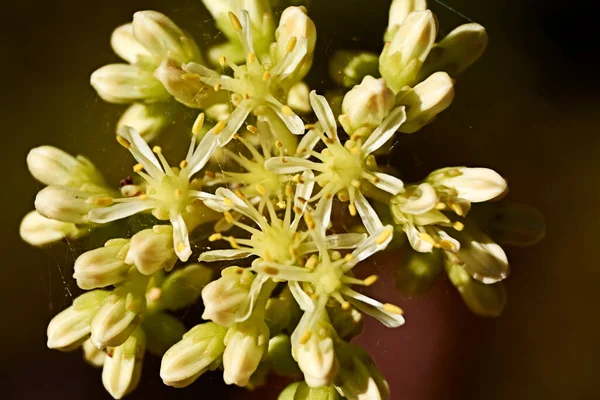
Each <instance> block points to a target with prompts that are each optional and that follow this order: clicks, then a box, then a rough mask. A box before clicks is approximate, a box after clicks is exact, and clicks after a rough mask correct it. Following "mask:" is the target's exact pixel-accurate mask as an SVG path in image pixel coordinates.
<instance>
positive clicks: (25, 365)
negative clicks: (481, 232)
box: [0, 0, 600, 400]
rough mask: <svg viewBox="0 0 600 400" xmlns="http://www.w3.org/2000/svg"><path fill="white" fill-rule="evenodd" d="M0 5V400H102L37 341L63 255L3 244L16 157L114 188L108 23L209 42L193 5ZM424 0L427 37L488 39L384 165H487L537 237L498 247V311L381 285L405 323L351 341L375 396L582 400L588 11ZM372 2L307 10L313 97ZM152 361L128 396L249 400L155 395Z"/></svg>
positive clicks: (66, 293)
mask: <svg viewBox="0 0 600 400" xmlns="http://www.w3.org/2000/svg"><path fill="white" fill-rule="evenodd" d="M2 3H3V4H2V8H1V14H2V17H1V18H2V19H3V20H4V21H3V23H2V24H1V29H2V32H0V46H1V49H2V59H1V62H0V69H1V72H2V75H1V76H2V82H3V83H2V96H1V101H2V107H1V108H0V110H1V121H2V132H1V133H0V137H1V138H2V150H3V151H2V156H1V157H0V162H1V163H2V165H1V167H0V171H2V174H3V176H2V180H1V182H2V185H3V186H2V199H1V207H2V208H1V210H2V212H1V213H0V218H1V219H2V221H1V222H2V223H1V224H0V226H1V227H2V234H1V235H2V236H1V238H2V240H1V241H0V246H1V249H0V250H1V253H0V254H2V256H3V257H2V263H1V265H0V277H1V278H0V283H1V284H2V286H1V288H2V290H1V291H0V300H1V303H0V307H1V308H0V310H1V311H0V346H1V348H0V397H1V398H4V399H38V398H57V399H63V400H70V399H81V398H89V399H106V398H109V396H108V394H106V393H105V392H104V389H103V388H102V383H101V379H100V371H99V370H95V369H93V368H92V367H89V366H87V365H86V364H84V363H83V361H82V360H81V353H80V352H78V351H76V352H73V353H69V354H62V353H60V352H57V351H51V350H48V349H47V348H46V346H45V341H46V336H45V331H46V326H47V323H48V321H49V320H50V318H51V317H52V316H53V315H55V314H56V313H57V312H58V311H60V310H61V309H63V308H64V307H66V306H68V305H69V304H70V302H71V299H72V294H76V293H77V289H76V285H75V284H74V282H73V280H72V278H71V275H72V271H71V268H72V262H73V260H74V257H76V255H77V251H78V250H77V249H75V248H73V247H71V246H57V247H55V248H53V249H51V250H45V251H42V250H37V249H33V248H30V247H29V246H27V245H26V244H25V243H23V242H21V240H20V238H19V236H18V226H19V222H20V219H21V218H22V216H23V215H24V214H25V213H26V212H27V211H29V210H30V209H32V208H33V199H34V196H35V193H36V192H37V190H39V189H40V188H41V187H40V185H39V184H38V183H36V182H35V181H34V180H33V179H32V178H31V177H30V175H29V173H28V172H27V170H26V165H25V157H26V154H27V152H28V150H29V149H30V148H32V147H34V146H38V145H41V144H52V145H55V146H58V147H61V148H63V149H65V150H66V151H68V152H71V153H81V154H85V155H86V156H89V157H90V158H91V159H92V161H94V162H95V163H96V164H97V165H99V166H100V167H101V168H102V169H103V171H104V172H105V173H106V176H107V177H108V179H109V180H110V181H111V182H114V183H115V184H116V183H117V182H118V178H119V177H121V176H122V175H123V174H127V171H129V169H130V167H131V160H130V159H129V155H128V154H126V152H124V151H122V150H121V149H120V148H119V147H118V145H116V143H115V141H114V136H113V132H114V126H115V123H116V120H117V118H118V114H119V110H120V109H121V107H117V106H111V105H107V104H105V103H104V102H102V101H100V100H99V99H98V98H97V96H96V94H95V93H94V91H93V90H92V88H91V87H90V86H89V84H88V82H89V75H90V73H91V72H92V71H93V70H94V69H96V68H98V67H100V66H102V65H104V64H107V63H109V62H115V61H116V60H117V59H116V56H114V55H113V54H112V52H111V50H110V46H109V37H110V33H111V31H112V29H114V28H115V27H116V26H118V25H119V24H121V23H124V22H126V21H128V20H129V19H130V18H131V15H132V14H133V12H134V11H137V10H142V9H155V10H159V11H162V12H165V13H167V14H168V15H169V16H170V17H172V18H173V19H174V20H175V21H176V22H177V23H178V24H180V26H183V27H185V28H186V29H188V30H190V31H191V32H192V33H193V34H194V35H195V37H196V39H197V41H198V43H202V42H203V41H204V40H208V39H211V38H212V37H213V36H214V35H215V33H216V31H215V30H214V28H213V26H212V22H211V21H210V20H209V17H208V16H207V14H206V12H205V11H204V10H203V8H202V5H201V2H200V0H193V1H192V0H177V1H164V0H163V1H158V0H127V1H123V0H121V1H117V0H104V1H101V2H100V1H87V2H82V1H74V0H59V1H41V0H39V1H34V0H25V1H21V2H6V1H3V2H2ZM429 3H430V8H432V9H433V10H434V11H435V12H436V13H437V14H438V17H439V19H440V22H441V29H442V31H443V32H444V33H447V32H449V30H451V29H452V28H453V27H454V26H457V25H458V24H460V23H464V22H467V19H471V20H473V21H476V22H479V23H481V24H483V25H484V26H485V27H486V28H487V29H488V33H489V36H490V44H489V47H488V50H487V52H486V54H485V55H484V57H483V58H482V59H481V60H480V61H479V62H478V63H477V64H476V65H475V66H474V67H472V68H471V69H470V70H469V71H468V72H467V74H466V75H465V76H464V77H463V78H462V79H460V80H459V82H457V96H456V99H455V101H454V104H453V106H452V107H451V108H450V109H449V111H447V112H446V113H444V114H443V115H442V116H441V117H440V118H438V119H437V120H436V121H435V123H433V124H432V125H431V126H429V127H427V128H426V129H425V130H423V131H421V132H420V133H418V134H415V135H413V136H410V137H401V138H400V140H399V143H398V146H396V148H395V153H394V160H396V161H397V164H396V166H398V167H399V168H400V170H401V171H402V176H403V178H406V179H408V180H416V179H420V178H422V177H423V176H424V175H425V174H426V173H427V172H429V171H431V170H433V169H435V168H439V167H442V166H447V165H470V166H487V167H490V168H494V169H496V170H497V171H499V172H500V173H501V174H502V175H503V176H505V177H506V178H507V179H508V181H509V184H510V188H511V193H510V199H511V200H514V201H517V202H522V203H528V204H530V205H533V206H535V207H536V208H538V209H539V210H540V211H542V212H543V213H544V215H545V216H546V218H547V226H548V232H547V237H546V239H545V240H544V241H543V242H541V243H540V244H538V245H536V246H535V247H531V248H509V249H507V253H508V256H509V259H510V261H511V266H512V273H511V276H510V278H509V279H508V281H507V287H508V291H509V302H508V304H507V307H506V309H505V312H504V314H503V316H501V317H500V318H496V319H482V318H477V317H474V316H472V315H470V314H469V312H468V311H467V310H466V309H465V307H464V306H463V305H462V303H461V300H460V298H459V296H458V295H457V294H456V293H455V291H454V289H453V288H452V287H451V286H450V285H449V284H448V283H447V282H446V281H445V280H440V281H439V282H438V284H437V285H436V287H435V288H434V289H433V290H432V291H431V292H430V293H429V294H428V295H426V296H424V297H420V298H415V299H406V298H400V297H399V296H397V295H395V294H394V293H393V285H392V284H391V283H390V282H388V283H387V286H388V287H387V288H386V283H385V282H384V283H380V284H379V287H378V291H379V292H380V293H379V297H383V296H386V297H385V299H386V300H387V301H394V300H396V301H397V302H398V303H399V304H400V305H401V306H402V307H403V308H404V309H405V310H406V314H407V324H406V325H405V326H404V327H402V328H399V329H397V330H389V329H384V328H382V327H380V325H378V324H376V323H371V322H372V321H369V323H368V324H367V326H366V329H365V333H364V334H363V336H362V337H361V338H360V341H361V343H362V344H365V345H367V346H368V347H369V349H370V351H371V353H372V354H373V356H374V358H375V359H376V361H377V363H378V365H379V366H380V367H381V369H382V370H383V371H384V373H385V375H386V376H387V378H388V380H389V382H390V384H391V387H392V399H404V400H425V399H440V398H444V399H455V398H456V399H538V398H540V399H541V398H545V399H592V398H598V396H599V395H598V389H597V387H598V378H599V376H598V360H599V359H600V347H599V344H598V343H599V339H600V316H599V315H600V313H599V312H598V305H599V304H600V301H599V300H600V294H599V293H600V292H599V290H598V282H599V280H598V278H600V266H599V265H598V263H597V261H596V260H597V252H598V251H597V250H598V242H599V235H598V230H597V229H596V227H597V225H598V221H600V211H599V210H600V209H599V207H598V205H599V204H600V201H599V200H600V199H599V195H598V194H599V191H598V188H597V186H598V178H597V177H598V172H599V171H600V169H599V167H600V159H599V154H600V152H599V150H600V146H599V143H598V142H599V140H600V139H599V137H598V128H597V123H598V117H597V116H598V103H600V97H599V96H598V95H597V90H598V87H599V79H598V71H599V67H600V63H599V62H598V59H597V53H598V51H599V46H598V38H599V35H598V33H597V31H598V28H597V25H598V24H597V15H598V14H597V13H596V12H595V10H594V9H592V7H591V6H590V5H589V4H591V3H593V2H592V1H589V2H585V1H583V2H582V1H579V2H570V3H569V2H565V1H560V2H559V1H542V0H538V1H535V0H529V1H528V0H503V1H502V0H445V3H446V4H447V5H448V6H450V7H451V8H453V9H455V10H456V12H452V11H451V10H449V9H448V8H447V7H444V6H442V5H441V4H438V3H437V2H434V1H432V0H430V1H429ZM388 4H389V1H386V0H369V1H366V0H346V1H342V0H339V1H338V0H335V1H334V0H313V2H312V5H311V7H310V8H309V14H310V16H311V17H312V18H313V19H314V20H315V22H316V25H317V27H318V32H319V39H318V47H317V51H316V57H317V58H316V63H315V68H314V69H315V72H314V73H313V74H312V75H311V84H312V85H313V86H314V87H316V88H317V89H324V88H326V87H328V86H327V85H328V84H329V83H328V81H327V80H326V78H325V71H326V67H325V65H326V64H325V60H326V56H327V55H329V54H331V53H332V51H333V50H335V49H340V48H356V47H358V48H365V49H371V50H373V51H378V50H379V49H380V46H381V37H382V34H383V31H384V29H385V25H386V15H387V7H388ZM571 4H572V5H571ZM459 14H462V15H459ZM170 134H171V133H170ZM172 134H173V135H180V136H178V139H181V138H182V137H183V135H185V134H186V133H185V132H183V133H182V132H175V133H172ZM168 139H169V137H168V136H163V137H161V139H160V140H159V143H161V144H162V143H164V142H165V141H167V140H168ZM396 260H397V254H394V253H391V254H386V255H379V256H377V257H376V258H375V261H374V262H375V263H376V268H377V269H379V270H381V271H383V270H387V271H388V274H390V276H391V272H389V271H391V270H392V269H393V267H394V262H396ZM382 288H383V289H382ZM381 292H388V293H381ZM158 367H159V360H158V359H153V358H147V359H146V360H145V370H144V377H143V379H142V383H141V384H140V386H139V387H138V389H137V390H136V391H135V392H134V394H133V395H130V396H129V398H131V399H144V398H152V399H162V398H168V397H169V398H170V396H177V397H175V398H186V399H187V398H189V399H192V398H194V399H198V398H213V396H217V393H218V396H219V397H220V398H222V399H229V398H231V399H234V398H235V399H240V398H244V399H245V398H249V397H250V396H249V395H247V394H246V392H245V391H242V390H239V389H234V388H228V387H225V386H224V385H223V384H222V383H220V382H221V378H220V376H219V375H218V374H212V375H210V374H209V375H207V376H205V377H203V378H202V379H200V380H199V381H197V382H196V383H195V384H193V385H192V386H191V387H189V388H186V389H179V390H175V389H171V388H167V387H165V386H163V385H162V383H161V382H160V379H159V378H158ZM270 384H271V385H275V383H274V382H272V381H271V383H270ZM252 397H253V398H257V399H271V398H275V395H274V394H273V393H272V392H271V393H269V392H267V391H259V392H255V393H254V394H253V396H252Z"/></svg>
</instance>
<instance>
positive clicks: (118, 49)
mask: <svg viewBox="0 0 600 400" xmlns="http://www.w3.org/2000/svg"><path fill="white" fill-rule="evenodd" d="M110 44H111V46H112V48H113V50H114V52H115V53H117V55H118V56H119V57H121V58H122V59H123V60H125V61H127V62H128V63H129V64H153V63H155V61H154V58H153V57H152V54H150V52H149V51H148V50H146V48H145V47H144V46H142V44H141V43H140V42H138V40H137V39H136V38H135V36H134V35H133V27H132V24H125V25H121V26H120V27H118V28H117V29H115V30H114V31H113V33H112V36H111V37H110Z"/></svg>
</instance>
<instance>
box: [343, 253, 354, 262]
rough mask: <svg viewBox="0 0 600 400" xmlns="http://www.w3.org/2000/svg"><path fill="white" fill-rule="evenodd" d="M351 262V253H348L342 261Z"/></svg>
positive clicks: (352, 257)
mask: <svg viewBox="0 0 600 400" xmlns="http://www.w3.org/2000/svg"><path fill="white" fill-rule="evenodd" d="M352 260H354V256H353V255H352V253H348V254H346V255H345V256H344V261H346V262H350V261H352Z"/></svg>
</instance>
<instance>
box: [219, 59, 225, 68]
mask: <svg viewBox="0 0 600 400" xmlns="http://www.w3.org/2000/svg"><path fill="white" fill-rule="evenodd" d="M219 64H221V67H224V66H225V64H227V58H226V57H225V56H221V57H219Z"/></svg>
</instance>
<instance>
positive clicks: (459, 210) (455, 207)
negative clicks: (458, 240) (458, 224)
mask: <svg viewBox="0 0 600 400" xmlns="http://www.w3.org/2000/svg"><path fill="white" fill-rule="evenodd" d="M450 207H451V208H452V211H454V212H455V213H456V215H458V216H459V217H463V216H464V215H465V211H464V210H463V209H462V207H461V206H460V204H457V203H453V204H452V205H451V206H450Z"/></svg>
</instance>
